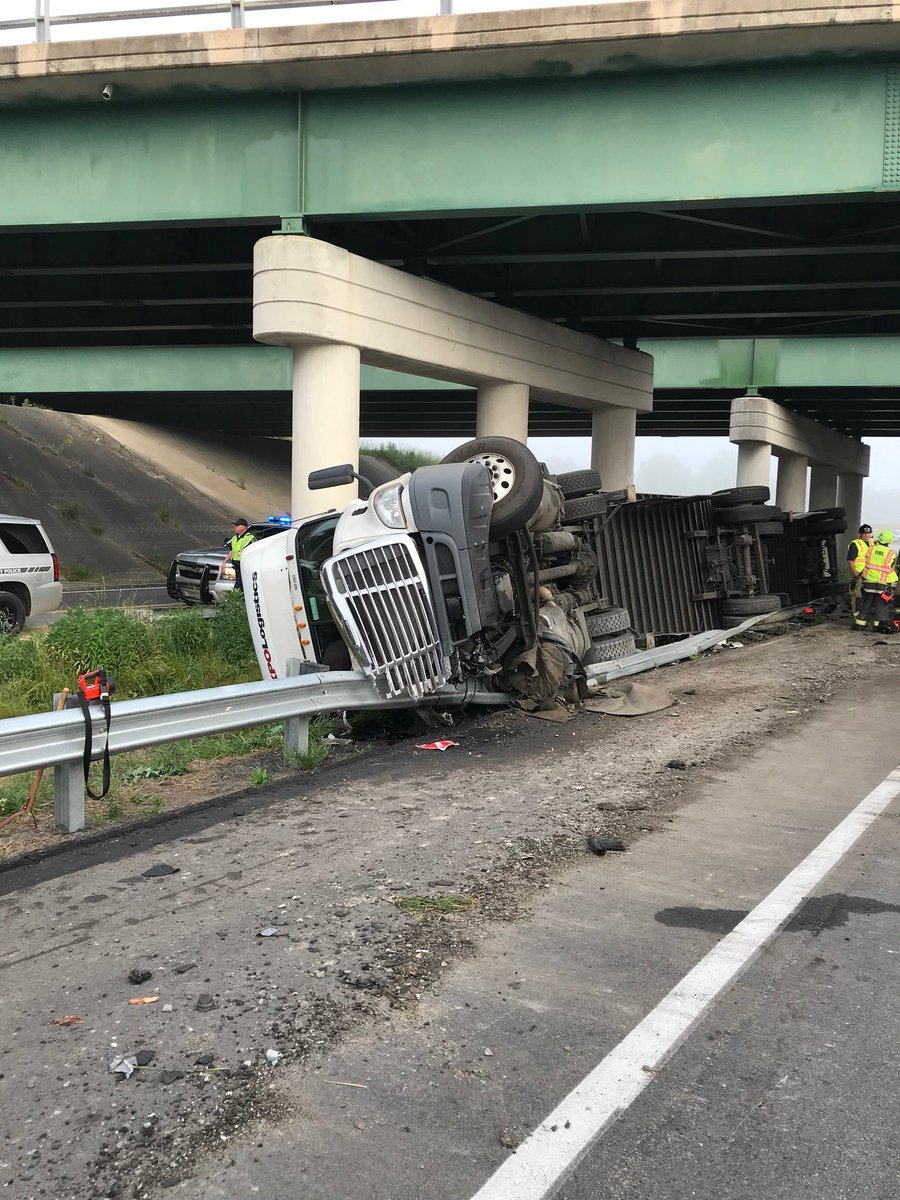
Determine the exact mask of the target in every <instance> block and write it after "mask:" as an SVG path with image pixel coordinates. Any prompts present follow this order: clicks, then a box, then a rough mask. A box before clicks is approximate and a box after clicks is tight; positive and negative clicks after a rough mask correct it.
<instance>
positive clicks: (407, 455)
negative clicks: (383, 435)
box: [360, 442, 441, 475]
mask: <svg viewBox="0 0 900 1200" xmlns="http://www.w3.org/2000/svg"><path fill="white" fill-rule="evenodd" d="M360 449H361V450H362V453H363V454H369V455H371V457H372V458H383V459H384V461H385V462H388V463H390V464H391V466H392V467H394V468H396V470H397V471H398V473H399V474H400V475H405V474H406V472H407V471H414V470H415V469H416V467H431V466H433V465H434V464H435V463H439V462H440V461H441V460H440V456H439V455H437V454H432V453H431V451H430V450H419V449H418V448H417V447H416V446H398V445H397V443H396V442H379V443H378V445H377V446H362V447H360Z"/></svg>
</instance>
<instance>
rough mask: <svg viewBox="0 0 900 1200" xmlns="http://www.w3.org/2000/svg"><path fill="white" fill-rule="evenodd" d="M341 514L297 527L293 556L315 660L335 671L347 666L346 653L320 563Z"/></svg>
mask: <svg viewBox="0 0 900 1200" xmlns="http://www.w3.org/2000/svg"><path fill="white" fill-rule="evenodd" d="M339 517H340V513H329V514H328V516H326V517H318V518H316V520H314V521H310V522H309V524H308V525H301V526H300V528H299V529H298V530H297V545H296V558H297V565H298V567H299V568H300V586H301V587H302V589H303V595H304V597H305V599H306V614H307V625H308V627H309V634H310V640H311V641H312V644H313V650H314V651H315V656H316V660H317V661H318V662H321V663H326V664H327V665H328V666H330V667H333V668H335V669H337V670H340V669H346V668H349V665H350V664H349V652H348V651H347V649H346V645H345V643H344V640H343V638H342V637H341V635H340V633H339V632H338V627H337V626H336V625H335V623H334V620H333V619H332V616H331V610H330V609H329V607H328V602H327V600H326V599H325V589H324V588H323V587H322V578H321V569H322V563H324V562H325V560H326V559H329V558H331V556H332V554H333V553H334V551H333V545H334V530H335V526H336V525H337V523H338V518H339Z"/></svg>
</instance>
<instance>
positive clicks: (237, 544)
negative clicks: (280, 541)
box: [222, 517, 256, 592]
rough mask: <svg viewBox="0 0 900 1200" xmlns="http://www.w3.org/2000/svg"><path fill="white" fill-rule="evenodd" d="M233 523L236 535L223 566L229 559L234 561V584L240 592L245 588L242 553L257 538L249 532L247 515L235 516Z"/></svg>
mask: <svg viewBox="0 0 900 1200" xmlns="http://www.w3.org/2000/svg"><path fill="white" fill-rule="evenodd" d="M232 525H234V537H232V539H231V549H230V550H229V551H228V553H227V554H226V555H225V558H224V560H223V562H222V566H223V567H224V566H225V563H227V562H228V560H229V559H230V560H231V562H232V563H234V586H235V587H236V588H237V589H238V591H239V592H242V591H243V590H244V581H243V579H242V578H241V555H242V554H243V553H244V551H245V550H246V549H247V547H248V546H249V545H250V543H251V542H254V541H256V539H255V538H254V536H253V534H252V533H250V532H248V525H247V518H246V517H235V518H234V520H233V521H232Z"/></svg>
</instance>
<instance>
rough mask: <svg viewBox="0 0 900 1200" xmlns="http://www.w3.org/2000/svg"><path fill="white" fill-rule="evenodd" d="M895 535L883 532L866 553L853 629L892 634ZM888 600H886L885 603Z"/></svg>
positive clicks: (895, 558)
mask: <svg viewBox="0 0 900 1200" xmlns="http://www.w3.org/2000/svg"><path fill="white" fill-rule="evenodd" d="M893 540H894V535H893V533H891V531H890V530H889V529H883V530H882V531H881V533H879V535H878V537H877V538H876V539H875V541H874V542H873V544H872V545H871V546H869V549H868V550H867V551H866V557H865V561H864V563H863V570H862V595H861V596H860V599H859V611H858V612H857V614H856V617H855V619H854V622H853V628H854V629H870V628H871V630H872V631H874V630H880V631H881V632H882V633H893V632H894V627H893V625H892V624H891V620H892V618H893V615H894V611H893V610H894V585H895V584H896V582H897V571H896V563H897V555H896V554H895V553H894V551H893V550H892V549H891V542H892V541H893ZM885 597H887V599H885Z"/></svg>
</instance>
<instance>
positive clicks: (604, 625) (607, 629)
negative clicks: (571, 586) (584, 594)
mask: <svg viewBox="0 0 900 1200" xmlns="http://www.w3.org/2000/svg"><path fill="white" fill-rule="evenodd" d="M630 626H631V616H630V615H629V613H628V609H626V608H610V609H607V611H606V612H602V613H591V615H590V616H589V617H588V618H587V631H588V633H589V634H590V635H591V638H592V639H593V638H602V637H608V636H609V634H611V633H621V632H622V631H623V630H625V629H628V628H629V627H630Z"/></svg>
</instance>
